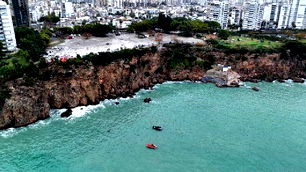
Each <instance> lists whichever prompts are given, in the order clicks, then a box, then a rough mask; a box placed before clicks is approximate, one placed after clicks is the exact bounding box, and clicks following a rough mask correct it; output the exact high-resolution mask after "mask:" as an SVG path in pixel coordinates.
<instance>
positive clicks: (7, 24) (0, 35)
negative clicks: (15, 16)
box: [0, 1, 17, 51]
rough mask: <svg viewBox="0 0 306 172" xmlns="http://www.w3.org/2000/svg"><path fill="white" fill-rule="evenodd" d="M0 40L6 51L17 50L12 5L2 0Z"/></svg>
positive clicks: (0, 6)
mask: <svg viewBox="0 0 306 172" xmlns="http://www.w3.org/2000/svg"><path fill="white" fill-rule="evenodd" d="M0 41H2V44H3V48H4V49H5V50H6V51H15V50H16V46H17V45H16V38H15V31H14V27H13V21H12V15H11V10H10V6H9V5H7V4H6V3H5V2H4V1H0Z"/></svg>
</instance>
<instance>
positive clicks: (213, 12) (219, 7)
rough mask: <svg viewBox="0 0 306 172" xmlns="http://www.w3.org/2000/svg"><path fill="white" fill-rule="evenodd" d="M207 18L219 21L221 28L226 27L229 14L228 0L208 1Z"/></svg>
mask: <svg viewBox="0 0 306 172" xmlns="http://www.w3.org/2000/svg"><path fill="white" fill-rule="evenodd" d="M207 11H208V12H207V19H208V20H210V21H216V22H218V23H220V25H221V27H222V28H227V25H228V16H229V3H228V0H222V1H220V0H215V1H210V2H208V10H207Z"/></svg>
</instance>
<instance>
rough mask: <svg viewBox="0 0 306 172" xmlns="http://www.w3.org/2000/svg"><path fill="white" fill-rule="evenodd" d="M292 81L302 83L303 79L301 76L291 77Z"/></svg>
mask: <svg viewBox="0 0 306 172" xmlns="http://www.w3.org/2000/svg"><path fill="white" fill-rule="evenodd" d="M292 81H293V82H297V83H304V79H303V78H298V77H293V78H292Z"/></svg>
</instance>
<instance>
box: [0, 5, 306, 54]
mask: <svg viewBox="0 0 306 172" xmlns="http://www.w3.org/2000/svg"><path fill="white" fill-rule="evenodd" d="M0 6H1V7H0V41H2V42H3V45H4V47H5V49H7V50H8V51H13V50H14V49H15V48H16V40H15V36H14V28H13V25H14V26H32V27H36V28H39V27H41V24H42V23H40V22H39V19H40V18H41V17H42V16H46V15H48V14H50V13H55V14H56V15H57V16H59V17H60V22H59V23H58V25H59V26H73V25H76V24H81V23H84V22H93V21H98V22H100V23H104V24H109V23H111V24H113V25H115V26H116V27H118V28H127V27H128V25H129V24H131V23H132V22H134V21H138V20H142V19H147V18H153V17H157V16H158V14H159V13H164V14H166V15H169V16H171V17H186V18H190V19H198V20H202V21H207V20H208V21H217V22H219V23H220V24H221V27H222V28H224V29H227V28H229V29H233V28H236V29H244V30H258V29H286V28H295V29H306V0H6V1H1V0H0Z"/></svg>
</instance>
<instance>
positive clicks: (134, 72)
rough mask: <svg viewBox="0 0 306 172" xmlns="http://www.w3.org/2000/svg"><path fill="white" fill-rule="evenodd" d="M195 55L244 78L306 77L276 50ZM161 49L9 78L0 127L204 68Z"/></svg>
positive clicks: (199, 73)
mask: <svg viewBox="0 0 306 172" xmlns="http://www.w3.org/2000/svg"><path fill="white" fill-rule="evenodd" d="M197 54H198V55H197V57H198V59H203V60H205V59H206V58H211V57H212V56H213V57H214V58H215V59H216V63H220V64H229V65H231V66H232V69H233V70H234V71H236V72H238V74H239V75H240V76H241V80H243V81H257V80H266V81H272V80H275V79H288V78H293V77H304V78H305V77H306V74H305V71H304V69H305V67H303V66H304V63H303V62H293V61H284V60H281V59H280V58H279V54H270V55H267V54H266V55H265V54H263V55H260V56H259V55H258V54H249V55H246V57H245V60H240V59H239V58H241V55H239V54H232V55H226V54H224V53H222V52H203V51H202V52H197ZM165 64H167V63H166V58H164V57H162V56H161V55H160V52H157V53H154V54H150V53H149V54H146V55H144V56H142V57H134V58H131V59H130V60H119V61H115V62H113V63H111V64H109V65H107V66H95V65H93V64H91V63H90V62H88V63H86V64H82V65H77V66H74V65H72V66H69V68H67V67H66V68H64V67H63V66H60V65H51V66H49V67H48V70H50V71H51V72H54V73H56V74H55V75H53V76H52V77H51V78H45V79H44V80H35V82H34V83H35V84H34V85H31V86H28V84H25V81H24V80H23V79H18V80H15V81H11V82H9V83H8V87H9V89H10V91H11V97H10V98H9V99H6V101H5V103H4V105H3V107H2V110H1V112H0V129H5V128H9V127H21V126H25V125H28V124H31V123H33V122H36V121H38V120H41V119H45V118H48V117H49V110H50V109H51V108H67V107H70V108H72V107H76V106H79V105H88V104H96V103H98V102H99V101H101V100H103V99H106V98H116V97H127V96H132V95H133V94H134V93H135V92H136V91H138V90H139V89H141V88H149V87H151V86H153V85H154V84H156V83H161V82H164V81H166V80H200V79H201V78H202V77H203V76H204V73H205V71H204V70H203V69H202V68H200V67H197V66H195V67H179V68H176V69H175V70H173V69H167V66H166V65H165Z"/></svg>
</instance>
